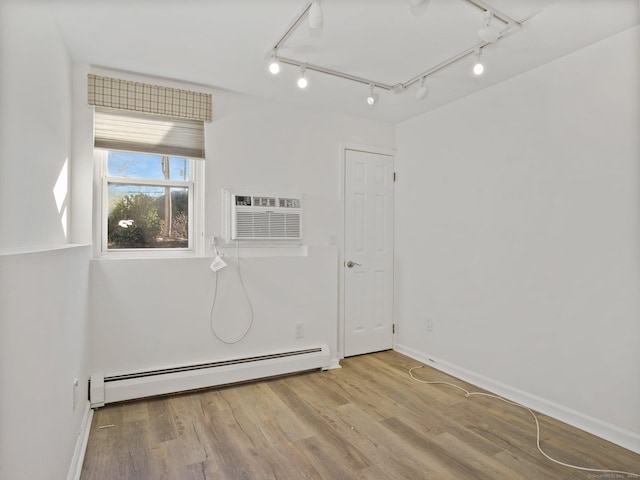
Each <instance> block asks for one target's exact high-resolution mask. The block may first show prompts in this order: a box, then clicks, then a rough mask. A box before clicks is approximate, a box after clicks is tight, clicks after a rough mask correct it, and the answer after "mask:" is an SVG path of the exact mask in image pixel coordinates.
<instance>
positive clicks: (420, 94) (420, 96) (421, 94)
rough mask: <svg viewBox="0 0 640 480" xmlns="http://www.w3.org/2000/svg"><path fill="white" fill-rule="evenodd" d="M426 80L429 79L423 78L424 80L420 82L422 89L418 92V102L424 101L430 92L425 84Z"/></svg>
mask: <svg viewBox="0 0 640 480" xmlns="http://www.w3.org/2000/svg"><path fill="white" fill-rule="evenodd" d="M426 80H427V77H422V80H421V81H420V88H418V91H417V92H416V98H417V99H418V100H422V99H423V98H424V97H426V96H427V93H428V92H429V87H427V86H426V85H425V84H424V82H425V81H426Z"/></svg>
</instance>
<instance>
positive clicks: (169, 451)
mask: <svg viewBox="0 0 640 480" xmlns="http://www.w3.org/2000/svg"><path fill="white" fill-rule="evenodd" d="M415 365H418V363H417V362H416V361H414V360H412V359H410V358H408V357H405V356H403V355H400V354H398V353H396V352H392V351H388V352H380V353H376V354H371V355H364V356H360V357H353V358H349V359H346V360H344V361H342V366H343V368H342V369H338V370H331V371H328V372H310V373H305V374H300V375H295V376H289V377H285V378H278V379H271V380H266V381H260V382H255V383H248V384H243V385H236V386H230V387H224V388H219V389H211V390H205V391H199V392H193V393H188V394H181V395H175V396H167V397H161V398H154V399H149V400H141V401H136V402H130V403H123V404H118V405H111V406H107V407H104V408H102V409H99V410H97V411H96V412H95V415H94V417H93V424H92V427H91V433H90V437H89V443H88V446H87V452H86V456H85V460H84V466H83V470H82V477H81V480H106V479H108V480H116V479H127V480H138V479H140V480H142V479H145V480H147V479H172V480H173V479H179V480H213V479H215V480H218V479H231V480H239V479H291V480H300V479H326V480H338V479H362V480H365V479H381V480H382V479H384V480H387V479H390V480H392V479H411V480H419V479H456V480H465V479H473V480H482V479H486V480H497V479H508V480H514V479H536V480H537V479H540V480H543V479H544V480H547V479H563V480H564V479H587V478H627V476H622V475H620V476H615V475H613V474H604V473H593V472H591V473H590V472H579V471H576V470H571V469H568V468H566V467H562V466H558V465H555V464H553V463H551V462H550V461H548V460H546V459H545V458H544V457H543V456H542V455H541V454H540V453H539V452H538V450H537V449H536V445H535V441H536V437H535V424H534V422H533V419H532V417H531V415H530V414H529V413H528V412H527V411H526V410H522V409H519V408H517V407H514V406H510V405H507V404H505V403H503V402H500V401H497V400H493V399H490V398H484V397H473V398H469V399H467V398H465V397H464V395H463V394H462V393H461V392H459V391H458V390H456V389H453V388H450V387H447V386H431V385H422V384H419V383H416V382H414V381H413V380H411V379H410V378H409V376H408V373H407V371H408V369H409V368H410V367H412V366H415ZM416 376H419V377H420V378H424V379H429V380H443V381H450V382H453V383H457V384H459V385H461V386H463V387H464V388H467V389H472V390H478V389H477V388H475V387H473V386H472V385H468V384H466V383H464V382H462V381H460V380H457V379H455V378H452V377H449V376H447V375H445V374H443V373H441V372H438V371H437V370H434V369H432V368H430V367H425V368H423V369H421V370H418V371H417V372H416ZM539 418H540V423H541V428H542V442H541V444H542V446H543V448H544V449H545V450H546V451H547V453H549V454H550V455H552V456H554V457H556V458H558V459H559V460H562V461H564V462H568V463H573V464H579V465H584V466H589V467H593V468H601V469H604V468H611V469H615V470H624V471H631V472H636V473H640V455H637V454H635V453H633V452H630V451H628V450H625V449H623V448H620V447H618V446H616V445H613V444H611V443H608V442H606V441H604V440H601V439H599V438H597V437H594V436H592V435H589V434H587V433H585V432H582V431H580V430H577V429H575V428H573V427H570V426H568V425H565V424H563V423H560V422H557V421H555V420H553V419H550V418H548V417H545V416H543V415H540V416H539ZM108 425H114V426H113V427H107V428H100V427H101V426H102V427H104V426H108Z"/></svg>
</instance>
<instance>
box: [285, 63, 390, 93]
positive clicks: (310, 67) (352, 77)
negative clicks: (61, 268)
mask: <svg viewBox="0 0 640 480" xmlns="http://www.w3.org/2000/svg"><path fill="white" fill-rule="evenodd" d="M274 58H275V59H276V60H277V61H278V62H280V63H281V64H285V65H292V66H294V67H300V68H302V67H303V66H304V67H305V69H306V70H311V71H314V72H320V73H324V74H325V75H332V76H334V77H339V78H343V79H345V80H351V81H352V82H358V83H364V84H365V85H373V86H374V87H375V88H381V89H383V90H391V89H392V88H393V86H392V85H387V84H386V83H380V82H375V81H373V80H368V79H366V78H362V77H358V76H356V75H350V74H348V73H343V72H338V71H337V70H331V69H330V68H325V67H320V66H318V65H313V64H311V63H306V62H301V61H299V60H294V59H292V58H285V57H280V56H277V55H276V56H275V57H274Z"/></svg>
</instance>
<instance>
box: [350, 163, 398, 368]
mask: <svg viewBox="0 0 640 480" xmlns="http://www.w3.org/2000/svg"><path fill="white" fill-rule="evenodd" d="M393 182H394V178H393V156H391V155H382V154H378V153H370V152H362V151H357V150H345V247H344V264H343V268H344V269H345V272H344V325H345V337H344V343H345V345H344V354H345V356H346V357H348V356H352V355H360V354H362V353H370V352H377V351H380V350H387V349H390V348H392V346H393Z"/></svg>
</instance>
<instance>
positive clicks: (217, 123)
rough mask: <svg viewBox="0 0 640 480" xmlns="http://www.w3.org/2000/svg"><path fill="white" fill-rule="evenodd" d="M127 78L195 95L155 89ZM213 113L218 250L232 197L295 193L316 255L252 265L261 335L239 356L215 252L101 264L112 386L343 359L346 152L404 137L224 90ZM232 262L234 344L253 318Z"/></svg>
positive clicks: (250, 283)
mask: <svg viewBox="0 0 640 480" xmlns="http://www.w3.org/2000/svg"><path fill="white" fill-rule="evenodd" d="M88 71H89V69H88V68H87V67H83V66H78V67H76V74H75V79H76V92H75V93H74V101H76V103H77V104H76V106H75V107H74V113H75V112H79V115H77V119H78V121H81V122H82V125H78V124H76V128H75V131H76V132H79V131H82V130H83V131H84V132H85V136H87V135H91V126H90V121H91V117H90V113H87V112H88V111H89V109H88V107H86V93H84V92H83V91H82V89H83V88H84V89H85V92H86V86H84V84H85V83H86V73H87V72H88ZM94 71H97V70H95V69H94ZM99 73H102V74H108V72H105V71H99ZM114 75H115V74H114ZM120 76H122V74H120ZM126 78H130V79H135V80H141V81H147V82H149V83H160V84H163V85H168V86H179V87H181V88H190V87H189V85H180V84H177V83H175V82H173V83H171V84H167V82H166V81H163V80H156V79H153V78H145V77H140V76H127V77H126ZM195 89H199V88H198V87H196V88H195ZM200 89H201V88H200ZM78 92H80V93H78ZM79 104H80V105H79ZM213 109H214V110H213V111H214V113H213V121H212V122H211V123H210V124H207V125H206V142H207V160H206V166H205V173H206V175H205V236H206V238H207V241H206V244H207V246H208V244H209V239H210V238H211V237H213V236H222V234H223V230H222V223H221V218H222V215H221V213H222V207H221V198H222V196H221V191H222V189H223V188H229V189H238V188H240V189H246V190H245V191H255V190H257V191H258V192H268V191H274V192H277V193H281V192H283V193H286V192H294V193H303V194H304V202H305V217H304V226H303V233H304V243H305V244H306V245H308V247H309V248H308V255H307V256H294V257H281V256H271V257H258V258H255V257H254V258H242V259H241V265H242V276H243V279H244V282H245V284H246V287H247V291H248V293H249V296H250V298H251V300H252V302H253V308H254V314H255V324H254V328H253V329H252V330H251V332H250V333H249V335H247V337H246V338H245V339H244V340H243V341H241V342H239V343H238V344H235V345H231V346H230V345H225V344H223V343H221V342H219V341H218V340H217V339H216V338H215V337H214V336H213V334H212V333H211V331H210V326H209V313H210V308H211V301H212V297H213V286H214V276H213V273H212V272H211V270H210V269H209V264H210V263H211V258H210V256H211V255H212V252H211V251H210V250H208V249H207V251H206V252H205V254H206V255H207V256H208V257H206V258H193V259H189V258H187V259H166V260H158V259H155V260H113V259H106V258H102V259H100V260H95V261H93V262H92V277H91V278H92V282H91V284H92V300H91V305H92V307H91V308H92V309H91V312H92V313H91V318H92V328H91V352H92V354H91V367H90V368H91V371H92V372H95V373H105V374H109V373H114V372H118V371H130V370H137V369H147V368H153V367H162V366H168V365H175V364H183V363H189V362H194V361H206V360H211V359H216V358H221V357H229V356H242V355H249V354H256V353H263V352H272V351H277V350H282V349H290V348H295V347H302V346H308V345H317V344H319V343H326V344H328V345H329V346H330V347H331V349H332V354H333V357H334V359H336V358H337V356H338V354H339V352H338V344H337V335H338V303H337V302H338V252H337V247H336V246H335V245H333V243H335V241H336V238H337V237H338V235H340V233H341V225H340V219H341V214H340V207H341V198H340V195H341V192H340V171H341V163H340V145H341V144H343V143H357V144H365V145H372V146H383V147H393V146H394V140H395V138H394V135H395V133H394V129H393V126H392V125H390V124H382V123H379V122H373V121H368V120H364V119H359V118H355V117H350V116H346V115H341V114H333V113H326V112H318V111H315V110H308V109H297V108H293V107H288V106H282V105H278V104H276V103H272V102H269V101H263V100H258V99H255V98H251V97H247V96H243V95H238V94H234V93H230V92H225V91H217V90H213ZM87 115H88V117H87ZM87 118H88V119H87ZM74 145H75V147H74V156H76V160H77V161H78V159H80V158H87V157H89V158H90V156H91V151H90V144H89V147H87V144H86V142H85V141H84V140H82V138H76V139H75V140H74ZM76 172H77V171H76ZM84 181H91V179H90V178H89V179H85V180H84ZM84 195H85V196H88V195H89V194H88V193H86V192H85V194H84ZM85 205H86V203H85ZM90 223H91V222H90V220H87V219H86V214H85V219H84V220H82V219H80V220H79V224H84V225H85V230H86V229H87V228H90V226H89V225H90ZM78 235H79V236H82V235H85V236H86V235H87V233H86V231H85V233H82V232H78ZM229 254H230V257H228V258H227V260H228V261H229V263H230V268H228V269H226V270H223V271H221V272H220V274H219V281H220V290H219V292H218V294H219V296H218V303H217V305H216V311H215V312H214V314H215V315H214V317H215V319H216V322H217V325H218V328H220V329H221V330H222V331H223V333H224V332H226V333H227V335H228V337H229V338H235V337H237V335H236V334H238V333H240V332H241V331H242V326H243V325H245V324H246V321H247V318H248V316H247V314H248V312H247V306H246V302H245V299H244V297H243V294H242V290H241V287H240V284H239V281H238V277H237V272H236V270H235V260H234V258H233V256H234V254H235V252H234V250H233V249H230V250H229ZM240 254H241V256H245V257H246V255H247V254H248V252H247V251H246V249H244V248H241V249H240ZM299 322H301V323H303V324H304V338H303V339H296V338H294V337H295V335H294V332H295V324H296V323H299Z"/></svg>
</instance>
